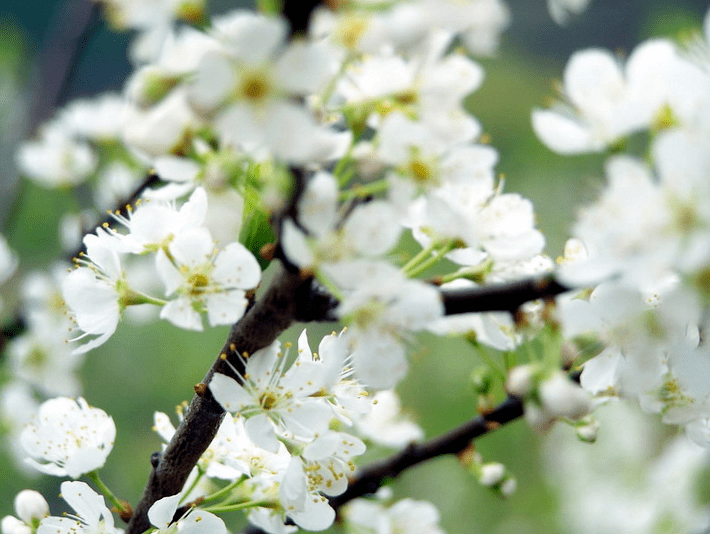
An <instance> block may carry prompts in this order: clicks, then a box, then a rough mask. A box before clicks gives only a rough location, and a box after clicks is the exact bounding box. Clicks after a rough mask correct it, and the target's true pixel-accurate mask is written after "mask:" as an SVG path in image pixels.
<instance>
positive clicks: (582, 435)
mask: <svg viewBox="0 0 710 534" xmlns="http://www.w3.org/2000/svg"><path fill="white" fill-rule="evenodd" d="M574 432H575V434H576V435H577V437H578V438H579V440H580V441H584V442H585V443H594V442H595V441H596V440H597V435H598V434H599V421H597V420H596V419H593V418H591V417H585V418H584V419H582V420H581V421H580V422H579V423H578V424H577V425H576V426H575V429H574Z"/></svg>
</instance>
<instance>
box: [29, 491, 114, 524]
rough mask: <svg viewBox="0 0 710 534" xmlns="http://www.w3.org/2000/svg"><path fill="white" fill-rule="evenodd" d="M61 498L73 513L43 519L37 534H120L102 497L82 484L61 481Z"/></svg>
mask: <svg viewBox="0 0 710 534" xmlns="http://www.w3.org/2000/svg"><path fill="white" fill-rule="evenodd" d="M61 491H62V498H63V499H64V500H65V501H66V502H67V504H69V506H71V507H72V508H73V509H74V511H75V512H76V514H75V515H70V516H69V517H55V516H50V517H45V518H44V519H43V520H42V522H41V523H40V525H39V528H38V529H37V534H122V533H123V530H122V529H120V528H116V527H114V523H113V514H112V513H111V511H110V510H109V509H108V508H107V507H106V503H105V502H104V498H103V497H102V496H101V495H99V494H97V493H96V492H95V491H94V490H93V489H91V487H90V486H89V485H88V484H86V483H85V482H70V481H65V482H62V486H61Z"/></svg>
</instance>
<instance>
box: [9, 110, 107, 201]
mask: <svg viewBox="0 0 710 534" xmlns="http://www.w3.org/2000/svg"><path fill="white" fill-rule="evenodd" d="M16 159H17V165H18V167H19V169H20V172H22V173H23V174H25V175H26V176H27V177H28V178H31V179H32V180H34V181H36V182H37V183H38V184H40V185H42V186H44V187H50V188H54V187H66V186H74V185H77V184H80V183H82V182H84V181H85V180H86V179H87V178H88V177H89V176H90V175H91V174H92V173H93V172H94V171H95V170H96V165H97V164H98V157H97V156H96V154H95V153H94V151H93V150H92V148H91V147H90V146H89V145H88V144H87V143H86V142H85V141H80V140H78V139H76V138H74V137H73V135H72V133H71V132H69V131H67V129H66V127H65V126H64V125H63V124H60V123H59V122H52V123H46V124H45V125H44V126H43V128H42V130H41V132H40V138H39V139H38V140H36V141H29V142H26V143H24V144H22V145H21V146H20V148H19V150H18V151H17V156H16Z"/></svg>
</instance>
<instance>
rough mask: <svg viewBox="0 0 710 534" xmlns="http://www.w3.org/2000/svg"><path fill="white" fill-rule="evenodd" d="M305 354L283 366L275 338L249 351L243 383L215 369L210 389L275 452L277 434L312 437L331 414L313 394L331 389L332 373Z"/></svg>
mask: <svg viewBox="0 0 710 534" xmlns="http://www.w3.org/2000/svg"><path fill="white" fill-rule="evenodd" d="M308 356H309V358H305V357H304V358H299V359H297V360H296V361H295V362H294V363H293V365H291V366H290V367H289V368H288V370H286V369H285V366H286V360H287V358H286V355H285V354H284V353H283V352H282V351H281V344H280V343H279V342H278V341H275V342H274V343H272V344H271V345H269V346H268V347H265V348H263V349H259V350H258V351H256V352H254V354H251V355H249V357H248V359H247V361H246V368H245V374H244V376H243V377H240V378H241V380H240V382H241V383H239V382H237V381H236V380H234V379H233V378H230V377H228V376H226V375H223V374H220V373H217V374H215V375H214V376H213V377H212V380H211V382H210V391H211V392H212V394H213V395H214V397H215V399H216V400H217V401H218V402H219V403H220V404H221V405H222V406H223V407H224V409H225V410H227V411H230V412H239V413H240V414H242V415H243V416H244V417H245V418H246V423H245V425H244V426H245V429H246V432H247V435H248V436H249V438H250V439H251V440H252V441H253V442H254V443H255V444H257V445H258V446H260V447H262V448H264V449H265V450H267V451H269V452H273V453H275V452H277V451H278V450H279V440H278V438H279V437H280V436H282V437H285V438H287V439H313V437H314V436H316V435H318V434H320V433H322V432H324V431H325V430H326V429H327V428H328V423H329V422H330V420H331V419H332V418H333V417H334V416H335V414H334V412H333V408H332V407H331V406H330V404H329V403H328V402H327V401H326V400H325V399H324V398H322V397H319V396H317V395H316V394H317V393H318V392H319V391H321V390H322V389H325V390H327V389H328V388H329V386H330V384H328V380H329V379H331V376H330V375H329V374H328V373H327V369H326V367H325V366H324V365H322V364H320V363H319V362H315V361H312V360H310V355H308ZM336 378H337V377H336Z"/></svg>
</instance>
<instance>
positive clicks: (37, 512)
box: [15, 490, 49, 525]
mask: <svg viewBox="0 0 710 534" xmlns="http://www.w3.org/2000/svg"><path fill="white" fill-rule="evenodd" d="M15 512H17V515H18V516H19V517H20V519H22V520H23V521H24V522H25V523H27V524H28V525H31V524H33V523H34V522H39V521H40V520H41V519H42V518H44V517H47V516H48V515H49V505H48V504H47V501H46V500H45V498H44V497H43V496H42V494H41V493H39V492H38V491H34V490H22V491H21V492H20V493H18V494H17V496H16V497H15Z"/></svg>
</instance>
